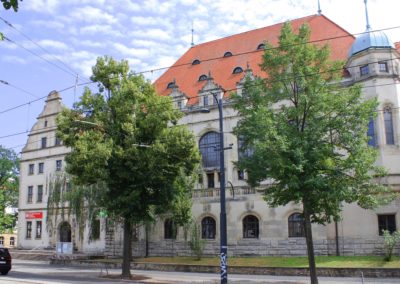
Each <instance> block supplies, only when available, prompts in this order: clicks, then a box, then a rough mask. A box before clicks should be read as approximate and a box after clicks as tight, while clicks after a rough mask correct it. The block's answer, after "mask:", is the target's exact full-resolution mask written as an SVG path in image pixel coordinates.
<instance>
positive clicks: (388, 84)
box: [0, 82, 400, 148]
mask: <svg viewBox="0 0 400 284" xmlns="http://www.w3.org/2000/svg"><path fill="white" fill-rule="evenodd" d="M399 84H400V82H398V83H386V84H378V85H373V86H361V88H362V89H363V88H375V87H382V86H390V85H399ZM71 88H72V87H69V88H67V89H71ZM239 89H241V88H232V89H228V90H224V92H232V91H236V90H239ZM204 96H206V95H198V96H195V97H192V98H201V97H204ZM178 101H182V100H181V99H179V100H176V101H173V102H178ZM163 104H164V103H163ZM154 105H162V104H161V103H160V104H153V105H151V106H154ZM396 109H400V107H393V108H392V110H396ZM194 110H195V109H194ZM384 111H385V110H384V109H377V110H375V111H374V112H377V113H378V112H384ZM0 114H1V113H0ZM46 129H47V128H46ZM53 129H54V128H53ZM53 129H50V130H53ZM39 130H41V129H39ZM39 130H35V131H39ZM26 133H29V131H28V130H27V131H23V132H17V133H12V134H7V135H4V136H0V139H3V138H8V137H12V136H17V135H22V134H26ZM226 133H230V132H226ZM30 134H35V133H32V132H31V133H30ZM54 137H55V136H52V137H49V138H54ZM36 142H37V141H35V143H36ZM24 145H25V144H24ZM20 146H21V145H17V146H13V147H10V148H17V147H20Z"/></svg>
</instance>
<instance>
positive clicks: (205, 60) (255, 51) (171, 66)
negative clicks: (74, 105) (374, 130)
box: [135, 26, 400, 74]
mask: <svg viewBox="0 0 400 284" xmlns="http://www.w3.org/2000/svg"><path fill="white" fill-rule="evenodd" d="M399 28H400V26H394V27H390V28H384V29H378V30H371V31H368V32H361V33H354V34H348V35H342V36H335V37H330V38H323V39H317V40H311V41H307V42H301V43H297V44H291V45H286V47H290V46H298V45H303V44H310V43H318V42H324V41H330V40H336V39H340V38H346V37H355V36H358V35H363V34H366V33H372V32H381V31H387V30H393V29H399ZM278 48H279V46H273V47H270V48H263V49H256V50H250V51H245V52H239V53H235V54H232V55H231V56H230V57H235V56H242V55H246V54H251V53H257V52H265V51H268V50H274V49H278ZM222 58H224V57H223V56H218V57H212V58H208V59H202V60H201V62H208V61H213V60H218V59H222ZM188 65H192V62H188V63H181V64H176V65H170V66H167V67H159V68H155V69H150V70H144V71H139V72H135V74H146V73H153V72H157V71H162V70H165V69H170V68H178V67H182V66H188Z"/></svg>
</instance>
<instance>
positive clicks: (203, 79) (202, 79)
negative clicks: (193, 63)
mask: <svg viewBox="0 0 400 284" xmlns="http://www.w3.org/2000/svg"><path fill="white" fill-rule="evenodd" d="M205 80H207V75H204V74H203V75H200V77H199V81H205Z"/></svg>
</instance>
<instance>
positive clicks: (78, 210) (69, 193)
mask: <svg viewBox="0 0 400 284" xmlns="http://www.w3.org/2000/svg"><path fill="white" fill-rule="evenodd" d="M48 189H49V194H48V200H47V214H48V218H47V220H46V221H47V230H48V231H49V232H50V233H52V232H53V231H55V227H54V226H55V225H56V224H58V220H59V218H61V220H65V219H69V218H70V217H71V215H73V216H74V217H75V220H76V222H77V225H78V229H79V239H80V241H81V242H82V241H83V236H84V232H85V228H86V226H88V228H89V232H88V233H89V241H91V240H94V239H93V238H91V236H92V235H93V234H92V233H93V232H92V229H93V228H95V226H94V223H95V222H96V220H97V217H98V215H99V212H100V211H101V208H99V207H98V205H97V204H98V203H99V200H98V199H99V198H101V197H102V195H103V193H104V191H105V186H104V184H93V185H90V186H85V185H79V186H78V185H74V184H73V182H72V179H71V177H70V176H69V175H68V174H66V173H56V174H54V175H51V176H50V177H49V184H48ZM94 234H97V232H94Z"/></svg>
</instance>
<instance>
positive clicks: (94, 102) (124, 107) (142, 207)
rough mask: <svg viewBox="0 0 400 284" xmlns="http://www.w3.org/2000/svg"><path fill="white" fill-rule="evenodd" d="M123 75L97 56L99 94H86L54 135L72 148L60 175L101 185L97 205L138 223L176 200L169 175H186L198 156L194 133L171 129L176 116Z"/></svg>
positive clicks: (141, 83)
mask: <svg viewBox="0 0 400 284" xmlns="http://www.w3.org/2000/svg"><path fill="white" fill-rule="evenodd" d="M128 70H129V68H128V64H127V62H126V61H122V62H116V61H114V60H113V59H111V58H107V57H105V58H99V59H98V62H97V64H96V66H95V67H94V68H93V76H92V80H94V81H95V82H98V84H99V92H98V93H92V92H91V91H90V90H89V89H86V90H85V92H84V94H83V96H82V97H81V100H80V101H79V102H78V103H76V104H75V106H74V108H73V109H71V110H69V109H64V110H63V112H62V114H61V115H60V116H59V117H58V121H57V123H58V131H57V134H58V135H59V137H60V138H61V139H62V140H63V141H64V143H65V145H66V146H69V147H72V152H71V153H70V154H68V155H67V157H66V161H67V168H66V170H67V172H69V173H70V174H71V176H72V179H73V181H74V183H75V184H77V185H92V184H97V183H99V182H104V183H105V184H106V185H107V187H108V190H107V191H106V192H105V196H104V198H103V200H104V201H105V202H104V204H99V205H101V206H102V207H104V208H106V209H107V211H109V212H113V213H114V214H115V215H117V216H120V217H123V218H129V219H132V221H135V222H141V221H144V220H148V219H152V207H153V206H154V207H155V208H154V210H155V211H156V212H158V211H162V208H165V207H168V206H166V205H168V204H170V203H171V202H173V201H174V200H175V197H176V196H178V195H179V188H175V186H174V185H175V180H176V178H177V177H178V176H179V174H180V172H181V171H183V173H184V174H186V175H191V173H192V171H193V170H194V168H195V165H196V164H197V163H198V161H199V154H198V150H197V148H196V142H195V139H194V137H193V135H192V134H191V133H190V132H189V131H188V130H187V129H186V128H185V127H183V126H177V125H175V124H176V122H177V120H178V119H179V118H180V117H181V113H180V112H179V111H177V110H174V109H173V106H172V103H171V101H170V98H167V97H161V96H158V95H157V94H156V93H155V91H154V88H153V86H152V85H151V84H150V83H149V82H147V81H145V80H144V79H143V77H142V76H136V75H132V74H128ZM81 121H85V122H87V123H84V122H81ZM89 123H91V124H89ZM169 125H174V126H173V127H168V126H169ZM142 145H145V146H142Z"/></svg>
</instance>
